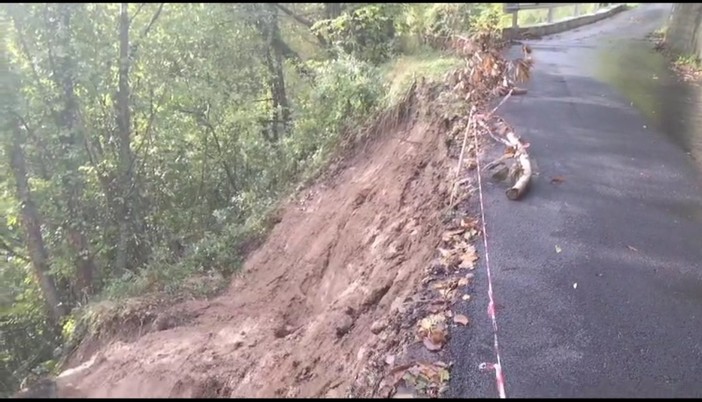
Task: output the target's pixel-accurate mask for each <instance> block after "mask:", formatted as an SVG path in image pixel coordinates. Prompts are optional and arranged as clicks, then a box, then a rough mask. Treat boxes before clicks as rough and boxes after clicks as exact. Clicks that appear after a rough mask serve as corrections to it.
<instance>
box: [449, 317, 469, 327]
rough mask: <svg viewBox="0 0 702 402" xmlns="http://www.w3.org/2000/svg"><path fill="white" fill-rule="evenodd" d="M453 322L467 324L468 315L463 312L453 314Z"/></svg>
mask: <svg viewBox="0 0 702 402" xmlns="http://www.w3.org/2000/svg"><path fill="white" fill-rule="evenodd" d="M453 322H454V323H456V324H459V325H468V322H469V320H468V317H466V316H465V315H463V314H456V315H454V316H453Z"/></svg>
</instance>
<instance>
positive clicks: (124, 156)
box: [115, 3, 136, 272]
mask: <svg viewBox="0 0 702 402" xmlns="http://www.w3.org/2000/svg"><path fill="white" fill-rule="evenodd" d="M127 7H128V3H122V4H121V6H120V13H119V84H118V85H119V88H118V91H117V102H116V107H117V136H118V142H119V175H120V186H119V187H120V191H121V199H120V207H121V208H120V216H119V217H118V219H119V238H118V244H117V257H116V261H115V268H116V269H117V272H122V271H124V270H126V269H128V266H127V263H128V258H129V239H130V237H131V230H130V229H131V227H130V222H131V220H132V217H133V213H134V211H133V209H132V208H133V207H135V205H134V203H133V201H135V200H136V197H135V196H134V195H135V194H136V189H135V188H134V184H135V182H134V178H133V176H132V161H133V156H132V149H131V139H130V137H131V119H132V117H131V111H130V109H129V12H128V9H127Z"/></svg>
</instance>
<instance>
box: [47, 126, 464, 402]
mask: <svg viewBox="0 0 702 402" xmlns="http://www.w3.org/2000/svg"><path fill="white" fill-rule="evenodd" d="M445 138H446V135H445V133H443V132H442V131H441V130H439V129H438V128H437V127H433V126H431V125H429V124H427V123H422V122H406V123H405V124H404V127H401V128H396V129H394V130H391V131H390V132H386V133H384V134H382V135H381V136H380V137H379V138H377V139H375V140H373V141H371V142H369V143H368V144H366V146H365V147H364V148H363V149H362V150H361V151H359V152H357V153H356V156H355V157H354V158H351V159H350V160H348V161H347V162H346V163H345V165H344V166H343V167H342V168H341V169H340V171H339V173H338V174H337V175H335V176H334V177H333V178H331V179H329V180H323V181H321V182H320V183H318V184H316V185H313V186H312V187H310V188H309V189H308V190H307V191H306V192H305V193H303V197H301V199H298V200H297V201H295V202H290V203H289V204H288V205H286V206H285V208H284V209H283V212H282V214H281V217H282V220H281V221H280V223H278V224H277V225H276V227H275V228H274V230H273V231H272V233H271V235H270V237H269V238H268V240H267V241H266V243H265V244H264V245H263V246H262V247H260V248H259V249H258V251H256V252H254V253H253V254H252V255H251V257H250V258H249V259H248V261H247V262H246V264H245V268H244V272H243V274H242V275H240V276H238V277H237V278H236V279H234V280H233V282H232V284H231V286H230V288H229V289H228V291H226V292H225V293H224V294H223V295H221V296H220V297H218V298H216V299H214V300H211V301H198V302H188V303H184V304H180V305H177V306H175V307H174V308H173V309H172V311H171V312H170V314H172V315H175V316H179V315H180V316H184V317H190V319H189V320H188V321H186V323H185V324H182V325H180V326H176V327H174V328H170V329H165V330H160V331H159V330H153V331H151V332H148V333H146V334H145V335H143V336H141V337H138V338H136V339H134V340H132V341H114V342H111V343H108V344H107V345H106V346H104V347H102V348H100V350H99V351H97V353H87V352H86V350H83V353H82V354H79V356H80V360H81V361H80V362H76V363H75V364H77V363H81V362H84V364H83V366H81V367H78V368H77V369H74V370H73V371H68V372H65V373H64V374H63V375H62V376H60V377H59V378H58V380H57V381H58V387H59V394H62V395H64V396H76V395H79V396H85V397H193V396H205V397H208V396H210V397H211V396H225V397H229V396H232V397H266V396H343V395H345V394H346V393H347V391H348V389H349V386H351V384H352V383H353V382H354V379H355V378H356V376H357V375H358V373H359V371H360V370H361V369H362V368H363V367H364V365H365V363H366V362H367V360H368V358H369V355H370V353H369V351H372V350H373V349H374V348H375V347H376V346H378V344H379V343H383V342H385V343H388V342H389V341H388V340H389V339H392V338H393V337H395V335H394V332H395V331H397V326H394V325H388V324H389V323H391V322H392V321H393V320H391V319H390V317H391V316H392V315H393V314H396V312H397V311H398V308H400V307H401V306H402V304H403V302H404V301H405V299H406V298H408V297H409V296H410V295H411V293H412V292H413V289H415V288H416V287H417V286H418V284H419V281H420V280H421V277H422V273H423V271H424V269H425V267H427V265H428V264H429V262H430V261H431V260H432V258H433V257H434V256H435V252H436V245H437V242H438V241H439V238H440V232H441V230H442V228H441V227H440V225H441V211H442V210H443V209H444V207H445V206H446V204H447V198H448V194H449V191H448V188H449V183H448V182H449V179H448V177H447V174H448V172H449V171H450V169H451V167H450V165H451V164H452V163H455V162H451V159H449V158H448V156H447V153H448V150H447V149H446V145H445ZM372 326H373V327H374V328H373V330H371V327H372ZM384 327H385V328H384ZM383 328H384V329H383ZM75 364H74V365H75Z"/></svg>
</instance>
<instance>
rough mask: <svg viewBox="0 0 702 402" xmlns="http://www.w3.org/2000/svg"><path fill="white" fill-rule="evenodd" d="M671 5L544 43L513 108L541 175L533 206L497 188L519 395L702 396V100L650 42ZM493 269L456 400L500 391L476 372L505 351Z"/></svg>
mask: <svg viewBox="0 0 702 402" xmlns="http://www.w3.org/2000/svg"><path fill="white" fill-rule="evenodd" d="M669 7H670V5H669V4H662V5H659V4H646V5H644V4H642V5H641V6H640V7H638V8H636V9H633V10H629V11H626V12H624V13H621V14H618V15H616V16H615V17H613V18H610V19H608V20H605V21H602V22H599V23H596V24H592V25H589V26H586V27H583V28H581V29H579V30H576V31H573V32H568V33H564V34H560V35H556V36H554V37H551V38H547V39H544V40H536V41H532V42H531V45H532V47H533V50H534V57H535V59H536V67H535V72H534V76H533V78H532V80H531V82H530V84H529V93H528V94H527V95H526V96H524V97H515V98H514V99H513V100H510V101H508V102H507V103H506V104H505V105H504V106H503V108H502V109H501V112H502V115H503V116H504V117H505V118H506V119H507V120H508V121H509V122H510V123H511V124H512V125H513V126H514V127H516V128H517V130H518V132H519V133H520V134H521V135H522V136H523V137H524V138H525V139H526V140H527V141H529V142H530V143H531V144H532V146H531V148H530V151H531V155H532V156H533V158H534V159H535V161H536V163H537V165H538V168H537V170H538V173H539V175H538V177H535V180H534V183H533V186H532V188H531V190H530V193H529V195H528V196H527V197H526V198H525V199H524V200H522V201H520V202H510V201H508V200H507V199H506V197H505V196H504V189H503V188H500V187H497V186H496V185H493V184H487V188H486V189H485V190H486V193H485V195H486V197H487V198H486V203H487V207H486V222H487V225H488V239H489V252H490V259H491V265H492V271H493V285H494V290H495V298H496V303H497V307H498V309H497V321H498V325H499V333H498V337H499V341H500V348H501V350H500V352H501V358H502V366H503V370H504V375H505V380H506V392H507V397H508V398H518V397H565V398H568V397H571V398H572V397H662V398H665V397H701V396H702V382H701V380H702V181H701V178H702V173H701V172H702V167H701V166H702V163H698V162H697V160H698V159H702V158H696V156H698V155H700V154H698V151H699V150H700V149H702V147H698V146H699V144H698V143H696V141H697V142H699V141H700V138H702V130H700V131H698V133H696V134H695V135H694V136H693V135H690V133H689V131H690V127H689V126H690V124H692V123H690V121H692V120H694V119H695V116H694V115H686V114H685V113H686V112H685V108H686V107H687V108H689V109H691V110H692V109H694V107H696V108H697V109H698V110H702V109H700V105H699V103H698V104H695V105H693V106H694V107H692V106H690V102H692V103H694V99H692V97H693V92H690V91H691V90H690V89H689V88H688V87H686V86H684V85H681V84H678V83H676V80H675V79H674V78H673V77H672V76H670V74H668V70H667V69H666V68H665V61H664V60H663V59H662V57H661V56H660V55H658V54H655V53H654V52H652V51H651V50H650V49H651V44H650V43H647V42H646V41H645V40H644V39H643V38H644V37H645V35H646V34H648V33H650V32H652V31H654V30H656V29H657V28H659V27H661V26H662V24H663V23H664V22H665V20H666V18H667V16H668V11H669ZM515 50H516V49H515ZM700 113H702V112H700ZM696 139H697V140H696ZM491 152H492V153H495V152H499V150H497V149H495V150H492V151H491ZM487 159H489V158H487ZM554 176H562V177H563V178H564V179H565V181H564V182H562V183H560V184H552V183H551V182H550V180H551V178H552V177H554ZM557 249H558V250H560V251H558V250H557ZM482 262H483V263H484V258H483V259H482ZM480 268H481V271H480V272H481V274H480V276H479V281H478V282H477V283H476V285H475V288H474V293H475V296H476V297H474V301H471V302H470V303H469V304H468V305H463V306H462V307H463V308H464V309H466V312H468V313H469V314H470V315H471V316H472V317H473V322H474V325H473V326H472V328H470V329H467V330H465V331H458V330H457V331H454V338H453V340H452V342H451V345H450V353H451V354H452V355H453V356H452V358H453V361H454V369H453V372H452V380H451V387H450V394H452V395H451V396H457V397H497V392H496V389H495V377H494V373H493V372H479V371H478V370H477V364H478V363H480V362H486V361H487V362H492V361H494V359H495V357H494V352H493V347H492V332H491V324H490V322H489V321H488V318H487V315H486V313H485V311H486V298H487V290H486V286H487V285H486V283H485V275H484V272H485V271H484V270H485V267H484V266H482V267H480Z"/></svg>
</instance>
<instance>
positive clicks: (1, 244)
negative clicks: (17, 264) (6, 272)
mask: <svg viewBox="0 0 702 402" xmlns="http://www.w3.org/2000/svg"><path fill="white" fill-rule="evenodd" d="M0 249H2V250H4V251H5V255H7V256H9V257H15V258H18V259H20V260H22V261H24V262H30V261H29V258H27V257H26V256H25V255H24V254H21V253H18V252H17V250H15V249H14V248H12V246H10V245H9V244H7V242H5V240H3V239H2V238H0Z"/></svg>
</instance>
